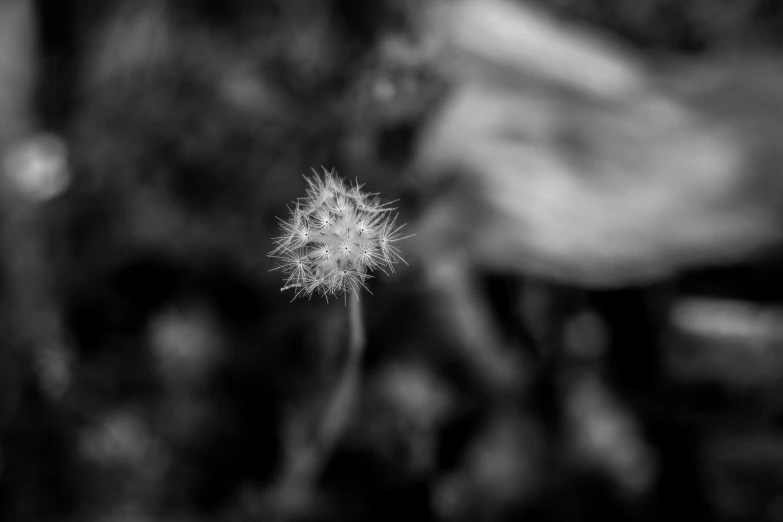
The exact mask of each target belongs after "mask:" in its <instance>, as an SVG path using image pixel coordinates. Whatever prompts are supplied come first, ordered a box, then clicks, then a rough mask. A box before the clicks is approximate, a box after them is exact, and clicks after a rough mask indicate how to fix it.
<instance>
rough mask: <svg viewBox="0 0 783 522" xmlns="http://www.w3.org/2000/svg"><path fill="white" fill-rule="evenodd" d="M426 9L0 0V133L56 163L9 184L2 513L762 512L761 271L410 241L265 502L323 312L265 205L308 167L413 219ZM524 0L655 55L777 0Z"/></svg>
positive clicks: (742, 20)
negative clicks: (296, 471) (529, 255)
mask: <svg viewBox="0 0 783 522" xmlns="http://www.w3.org/2000/svg"><path fill="white" fill-rule="evenodd" d="M433 1H434V0H433ZM428 3H430V2H427V1H424V0H421V1H420V2H416V1H404V0H397V1H395V0H384V1H376V2H370V1H366V0H287V1H284V0H257V1H250V0H221V1H216V0H196V1H186V0H169V1H166V2H164V1H160V2H155V1H146V0H144V1H133V0H113V1H110V2H97V1H91V0H79V1H73V2H56V1H48V0H40V1H38V2H28V1H27V0H0V65H2V67H0V73H2V77H1V78H0V83H2V84H3V86H2V87H0V110H1V111H3V113H2V114H0V130H1V131H2V132H0V140H2V141H0V145H1V146H2V147H4V148H5V149H6V150H5V152H4V154H5V155H6V156H9V155H12V154H13V153H14V151H16V153H18V152H19V150H20V148H21V147H23V146H25V145H24V144H26V146H28V147H30V146H32V147H33V152H32V153H30V154H33V155H35V154H38V155H43V156H45V157H44V159H41V158H38V160H39V161H42V162H44V163H46V161H49V164H47V165H48V167H46V166H44V167H40V168H41V169H43V170H44V171H46V169H47V168H48V169H49V171H47V172H49V175H50V176H55V177H57V176H65V177H66V178H67V179H66V178H63V179H64V180H65V181H63V183H64V184H67V187H64V188H62V190H59V191H56V190H55V191H53V192H52V193H51V194H48V193H46V192H45V191H44V193H43V195H41V193H39V192H36V191H35V190H33V189H30V190H27V191H24V190H17V189H18V186H17V185H18V184H17V185H14V184H13V183H12V182H11V181H7V180H6V181H4V184H3V185H2V187H3V193H2V197H0V233H1V235H0V239H1V243H0V270H1V272H0V274H1V276H0V311H1V312H2V313H0V520H3V521H4V522H28V521H29V522H39V521H42V522H45V521H74V522H77V521H78V522H81V521H86V522H91V521H95V522H97V521H107V522H108V521H118V522H119V521H131V520H132V521H182V522H185V521H214V520H216V521H245V520H247V521H251V520H261V521H265V520H300V521H313V522H315V521H324V522H326V521H330V522H331V521H334V522H338V521H339V522H347V521H364V520H367V521H374V522H380V521H385V520H388V521H403V520H423V521H426V520H432V521H471V522H472V521H484V520H486V521H507V520H525V521H536V520H553V521H555V520H556V521H572V520H573V521H575V520H606V519H608V517H618V518H617V519H621V520H666V519H671V518H672V517H683V519H685V518H686V517H687V519H690V520H724V521H729V520H737V521H752V520H759V521H761V520H770V521H777V520H783V422H781V421H783V416H781V414H782V413H783V401H781V394H780V392H781V391H783V388H782V387H781V384H782V383H783V379H781V376H782V375H783V360H781V357H780V356H779V355H778V350H780V348H781V346H783V339H781V338H780V335H781V334H780V328H779V327H777V326H776V325H777V324H778V323H781V324H783V319H781V317H783V312H780V310H778V309H777V308H776V304H777V303H778V302H779V300H780V298H781V297H783V286H781V284H780V281H781V279H780V278H781V271H780V270H778V269H777V264H778V262H779V261H775V260H769V259H761V260H758V261H757V260H755V259H754V260H752V262H751V261H749V262H748V263H744V264H743V265H742V266H736V267H731V268H730V269H726V270H722V271H709V272H704V273H701V272H700V271H698V270H694V271H693V273H692V274H688V275H686V276H684V277H682V280H680V279H677V280H674V279H666V280H665V281H662V282H660V283H656V284H649V285H643V286H635V287H633V288H627V287H621V288H615V289H613V290H611V291H608V290H606V291H598V290H586V289H580V288H577V287H575V286H571V285H567V284H561V283H558V282H557V281H554V280H547V279H546V278H542V277H532V276H526V275H525V274H524V273H507V272H505V271H503V270H495V271H492V272H489V271H483V270H481V269H478V268H476V269H475V270H472V271H470V272H467V273H465V272H460V271H459V270H458V269H455V268H454V267H453V266H451V265H450V264H449V263H448V262H447V261H448V260H446V262H443V263H440V262H438V263H432V262H429V263H428V262H427V261H428V260H427V259H424V260H422V259H419V257H420V256H419V254H418V249H420V248H422V245H421V243H419V242H417V241H416V240H415V238H412V239H411V241H410V242H409V243H410V244H406V243H405V242H403V243H402V244H401V249H402V250H403V253H404V256H405V257H406V259H407V260H409V262H410V266H409V267H405V266H401V267H400V270H398V271H397V273H396V274H394V275H392V276H390V277H387V276H383V275H381V276H379V277H377V278H375V279H373V280H372V281H371V283H370V289H371V290H372V292H373V294H372V295H370V294H369V293H365V294H363V295H362V306H363V313H364V319H365V327H366V332H367V343H366V358H365V360H364V361H363V366H362V368H361V378H362V380H361V386H360V389H359V391H358V393H357V394H356V403H355V408H354V409H353V410H352V414H351V416H350V418H349V419H348V421H347V424H346V426H345V430H344V432H343V434H342V437H341V439H340V440H339V442H338V444H337V446H336V447H335V448H334V451H333V452H331V453H330V454H329V455H328V458H327V460H326V462H325V467H324V469H323V473H321V474H320V475H319V476H318V477H317V480H316V483H315V484H314V485H313V490H314V491H313V493H312V494H311V495H309V496H307V497H306V498H305V497H302V498H301V499H299V500H297V499H296V498H294V500H293V501H289V502H287V503H286V502H280V501H279V499H278V498H277V496H276V491H277V489H276V488H277V486H278V485H279V482H280V480H281V477H282V476H284V475H285V473H286V466H287V465H289V463H290V461H291V459H290V455H291V454H292V453H296V452H297V451H301V448H302V447H303V444H306V442H303V441H307V440H309V439H310V438H311V437H312V434H313V432H314V427H315V426H317V424H318V423H319V422H320V421H321V418H322V417H323V415H324V413H323V412H324V411H325V409H326V405H327V403H328V401H329V397H330V396H331V392H332V391H333V390H334V388H335V386H336V385H337V382H338V380H339V377H340V375H341V372H342V371H343V368H344V365H345V349H346V344H347V337H348V333H347V327H346V317H347V315H346V308H345V306H344V304H343V302H342V301H340V300H337V301H336V302H331V301H330V302H329V303H328V304H327V303H326V302H325V301H323V300H322V299H317V298H315V297H314V298H313V299H311V300H307V299H299V300H295V301H293V302H289V301H290V299H291V297H293V296H292V295H289V294H290V292H289V293H281V292H280V287H281V286H282V281H281V277H280V274H279V273H277V272H270V271H269V270H270V269H271V268H273V266H274V263H273V260H271V259H269V258H268V257H267V253H268V252H269V251H270V250H272V248H273V245H272V242H271V240H272V238H273V237H274V236H276V235H277V232H278V231H277V221H276V219H275V216H281V217H285V216H286V212H287V210H286V205H287V204H290V202H291V201H292V200H294V199H295V198H297V197H299V196H303V195H304V188H305V182H304V180H303V178H302V174H305V173H309V172H310V170H311V168H318V169H320V167H321V166H325V167H327V168H330V169H331V168H333V167H334V168H336V169H337V171H338V172H339V173H340V174H341V175H343V176H344V177H346V178H347V179H355V178H358V179H359V181H360V182H362V183H366V186H367V189H368V190H369V191H372V192H379V193H381V194H382V195H383V196H384V197H385V198H386V199H388V200H394V199H397V200H399V201H398V203H397V204H396V205H397V206H398V208H399V212H400V219H401V220H402V221H403V222H407V223H408V226H409V227H410V230H411V231H412V232H415V231H416V228H417V223H418V222H419V219H420V216H422V215H423V214H424V213H426V211H427V209H428V208H429V207H428V205H429V204H430V201H431V200H432V199H433V198H436V197H437V194H438V191H441V190H448V189H449V187H446V186H444V187H440V186H431V185H426V184H424V183H422V182H421V181H420V179H419V178H418V177H417V173H416V172H415V169H413V168H411V165H410V162H411V159H412V155H413V154H414V151H415V150H416V144H417V140H418V139H419V130H420V128H421V125H423V123H424V122H425V121H427V119H428V118H429V117H430V116H431V113H432V111H433V110H436V109H437V108H438V107H439V106H440V104H441V102H442V101H443V100H444V99H445V97H446V96H447V95H448V92H449V89H450V85H449V82H448V79H447V78H443V77H442V76H441V75H439V74H438V72H437V71H435V70H433V69H432V68H430V67H429V65H428V61H427V52H426V48H427V45H426V43H427V38H426V36H427V35H422V34H421V33H420V27H421V25H420V24H419V21H420V17H421V12H422V11H423V9H424V8H425V6H426V5H427V4H428ZM536 3H537V4H540V5H541V6H542V7H543V8H544V9H545V10H547V11H548V12H550V13H553V14H554V15H556V16H558V17H562V18H564V19H568V20H578V21H581V22H582V23H584V24H585V25H587V26H592V27H599V28H602V30H603V31H605V32H606V34H609V35H612V38H614V41H615V42H616V43H617V45H619V46H622V47H624V48H627V49H633V51H634V52H638V53H640V55H642V56H648V57H650V59H658V58H664V59H665V58H667V57H672V56H680V57H681V56H687V57H688V58H689V59H694V60H698V59H701V58H702V57H707V56H710V57H713V56H722V55H726V56H731V55H734V54H736V53H738V52H750V53H756V54H761V55H765V56H773V57H774V56H778V55H779V53H780V52H781V50H780V47H781V44H782V43H783V42H781V35H783V4H781V3H780V2H779V1H775V0H754V1H745V2H742V1H735V2H722V1H720V0H640V1H636V2H632V1H629V0H600V1H599V0H572V1H568V0H541V1H539V2H536ZM25 6H33V7H34V9H33V10H31V11H30V13H32V14H31V15H30V16H26V15H23V14H20V13H24V12H25ZM12 22H13V23H12ZM31 49H32V50H31ZM705 59H706V58H705ZM781 103H783V95H781ZM774 131H775V130H774V129H770V133H774ZM44 132H47V133H51V134H52V135H53V136H56V137H57V139H59V140H61V141H52V139H54V138H46V135H44V134H43V133H44ZM47 140H49V141H47ZM20 143H21V144H22V145H20ZM12 144H13V145H12ZM58 144H64V145H65V147H64V148H63V149H61V148H59V145H58ZM36 147H37V148H36ZM47 155H48V156H47ZM47 158H48V159H47ZM27 161H28V162H29V161H32V160H30V159H29V158H28V160H27ZM58 161H60V163H58ZM19 165H20V163H19V162H17V163H13V162H8V161H6V163H5V167H4V169H5V171H6V172H5V173H4V176H5V177H6V178H9V176H10V175H9V172H10V171H12V170H13V169H14V168H15V166H16V167H18V168H22V167H20V166H19ZM23 166H24V165H23ZM27 168H32V167H29V165H27ZM58 169H60V170H58ZM33 170H34V169H33ZM55 184H56V183H55ZM33 185H35V183H33ZM9 187H10V188H9ZM33 188H35V187H33ZM55 192H56V193H55ZM449 218H450V219H453V220H454V222H457V223H458V222H459V221H460V220H468V221H469V220H471V219H474V217H473V216H472V215H471V208H470V207H465V208H463V209H462V212H459V213H455V215H453V216H449ZM430 261H432V260H430ZM697 268H698V267H697ZM686 294H687V297H689V298H690V296H692V295H693V294H700V295H718V296H719V297H721V298H722V299H723V300H722V301H721V303H723V304H721V305H720V306H714V307H712V308H709V307H705V306H703V305H702V306H700V307H699V306H690V307H689V303H692V302H693V299H692V298H690V299H686ZM728 299H731V300H732V302H734V303H735V304H734V305H732V306H728V305H726V304H725V303H726V302H728V301H727V300H728ZM723 330H726V332H724V331H723Z"/></svg>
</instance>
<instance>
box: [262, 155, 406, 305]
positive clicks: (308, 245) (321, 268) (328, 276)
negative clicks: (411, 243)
mask: <svg viewBox="0 0 783 522" xmlns="http://www.w3.org/2000/svg"><path fill="white" fill-rule="evenodd" d="M313 174H314V176H312V177H309V178H308V177H306V178H305V179H306V181H307V184H308V188H307V192H306V194H307V195H306V196H305V197H304V198H300V199H299V200H298V201H297V202H296V204H295V205H294V207H293V208H290V209H289V210H290V213H291V215H290V217H289V218H288V219H287V220H283V219H279V218H278V220H279V221H280V230H281V235H280V236H279V237H276V238H275V239H274V243H275V245H276V247H275V249H274V250H273V251H272V252H270V254H269V255H270V256H272V257H275V258H277V259H279V260H280V264H279V266H278V267H277V268H276V270H281V271H282V272H283V274H284V276H285V284H284V286H283V288H282V290H289V289H294V290H296V295H295V296H294V299H295V298H297V297H300V296H302V297H305V296H306V297H310V296H312V295H313V294H318V295H322V296H324V297H326V298H327V299H328V298H329V297H330V296H340V295H343V296H347V295H348V294H354V295H355V296H356V297H357V298H358V296H359V291H360V290H361V289H366V290H368V291H369V289H368V288H367V281H368V279H369V278H371V277H372V275H371V272H372V271H374V270H381V271H382V272H384V273H387V274H388V273H389V272H394V266H395V265H396V264H398V263H405V260H404V259H403V258H402V254H401V252H400V250H399V248H398V247H397V244H398V243H399V242H400V241H402V240H403V239H406V238H407V237H410V236H403V235H402V230H403V228H404V225H397V216H396V215H392V212H393V211H394V209H393V208H391V207H389V205H390V204H391V203H382V202H381V200H380V198H379V197H378V195H377V194H370V193H366V192H363V191H362V185H359V184H358V183H355V184H353V183H346V182H345V181H343V180H342V179H341V178H340V177H339V176H337V174H336V173H335V172H334V171H327V170H326V169H324V170H323V175H319V174H318V173H316V172H315V171H313ZM392 203H393V202H392Z"/></svg>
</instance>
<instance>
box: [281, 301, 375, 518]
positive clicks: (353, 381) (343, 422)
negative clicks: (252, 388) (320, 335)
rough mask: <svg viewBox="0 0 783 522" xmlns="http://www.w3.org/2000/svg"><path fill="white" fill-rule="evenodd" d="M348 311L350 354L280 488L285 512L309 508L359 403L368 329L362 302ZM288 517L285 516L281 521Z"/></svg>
mask: <svg viewBox="0 0 783 522" xmlns="http://www.w3.org/2000/svg"><path fill="white" fill-rule="evenodd" d="M347 308H348V353H347V358H346V362H345V366H344V368H343V371H342V374H341V375H340V378H339V380H338V382H337V387H336V389H335V393H334V395H333V396H332V397H331V400H330V401H329V403H328V404H327V406H326V411H325V412H324V416H323V417H322V419H321V424H320V426H319V429H318V431H317V433H316V436H315V440H313V442H312V443H311V444H309V445H308V446H307V447H306V448H304V450H303V451H301V452H299V453H298V454H297V455H296V457H295V460H294V461H293V462H291V463H289V465H288V469H287V470H286V473H285V476H284V478H283V480H282V483H281V485H280V490H279V495H280V497H279V498H278V501H279V502H281V503H282V504H283V505H282V506H280V507H282V510H283V512H288V513H289V514H290V513H291V512H292V511H298V510H302V509H307V508H306V506H307V505H308V504H309V503H310V501H311V500H312V494H313V489H314V487H315V484H316V482H317V481H318V479H319V477H320V476H321V474H322V473H323V469H324V467H325V466H326V464H327V463H328V461H329V458H330V457H331V456H332V454H333V453H334V449H335V447H336V446H337V444H338V443H339V442H340V438H341V437H342V436H343V433H344V432H345V428H346V427H347V425H348V422H349V421H350V417H351V413H352V412H353V409H354V405H355V403H356V398H357V395H358V390H359V385H360V380H361V366H362V361H363V359H364V348H365V330H364V323H363V318H362V309H361V303H360V301H359V300H358V299H349V300H348V303H347ZM286 518H287V517H285V516H283V517H281V518H278V519H277V520H285V519H286Z"/></svg>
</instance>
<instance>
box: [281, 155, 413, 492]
mask: <svg viewBox="0 0 783 522" xmlns="http://www.w3.org/2000/svg"><path fill="white" fill-rule="evenodd" d="M313 174H314V176H312V177H309V178H308V177H306V178H305V179H306V180H307V184H308V187H307V193H306V194H307V195H306V196H305V197H304V198H300V199H299V200H297V202H296V204H295V205H294V207H293V208H289V211H290V213H291V215H290V216H289V218H288V219H287V220H285V219H279V218H278V220H279V221H280V231H281V234H280V236H279V237H276V238H274V243H275V245H276V247H275V249H274V250H272V252H270V253H269V255H270V256H271V257H274V258H277V259H278V260H279V265H278V267H277V268H275V270H280V271H282V273H283V274H284V283H283V288H282V289H281V290H289V289H293V290H295V291H296V294H295V295H294V299H296V298H297V297H305V296H306V297H311V296H312V295H313V294H318V295H322V296H324V297H326V298H327V299H328V298H329V297H330V296H339V295H342V296H345V299H346V304H347V305H348V357H347V359H346V365H345V370H344V372H343V374H342V376H341V377H340V379H339V382H338V385H337V388H336V390H335V393H334V396H333V397H332V400H331V401H330V402H329V404H328V406H327V408H326V411H325V413H324V418H323V420H322V424H321V426H320V427H319V429H318V432H317V434H316V440H315V441H314V442H313V443H312V444H310V445H308V446H306V447H304V448H301V449H297V451H295V452H292V454H291V458H290V459H291V460H290V461H288V462H287V463H286V464H285V470H284V472H283V476H282V478H281V481H280V484H279V488H280V491H279V492H278V494H279V497H280V499H282V500H281V502H282V503H283V504H286V503H287V502H288V500H286V499H294V501H293V502H294V503H300V502H299V500H297V499H300V498H301V494H302V492H308V491H310V490H311V489H312V487H313V484H315V483H316V482H317V477H318V476H319V474H320V473H321V472H322V470H323V467H324V463H325V462H326V461H327V459H328V457H329V454H330V453H331V452H332V451H333V449H334V447H335V445H336V443H337V440H338V439H339V438H340V435H341V433H342V432H343V431H344V429H345V426H346V423H347V422H348V419H349V417H350V414H351V411H352V408H353V403H354V402H355V398H356V394H357V390H358V389H359V381H360V377H359V369H360V368H361V361H362V354H363V352H364V344H365V334H364V325H363V321H362V315H361V308H360V304H359V301H358V297H359V292H361V291H362V290H363V289H364V290H367V291H368V292H369V288H367V282H368V280H369V279H370V278H372V277H373V276H372V274H371V272H373V271H375V270H380V271H382V272H384V273H386V274H388V273H389V272H394V266H395V265H396V264H398V263H405V260H404V259H403V258H402V254H401V252H400V249H399V248H398V247H397V244H398V243H399V242H400V241H402V240H403V239H406V238H407V237H410V236H403V235H402V230H403V227H404V225H397V216H396V215H392V213H393V212H394V209H393V208H391V207H390V205H391V204H393V202H390V203H382V202H381V199H380V198H379V197H378V195H377V194H370V193H367V192H363V191H362V185H359V183H358V182H357V183H355V184H354V183H346V182H345V181H343V180H342V179H341V178H340V177H338V176H337V174H335V172H334V171H327V170H326V169H324V170H323V175H319V174H318V173H316V172H315V171H313ZM348 294H353V295H355V296H356V297H357V299H351V300H350V302H349V301H348Z"/></svg>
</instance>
